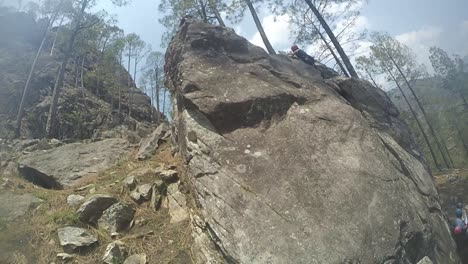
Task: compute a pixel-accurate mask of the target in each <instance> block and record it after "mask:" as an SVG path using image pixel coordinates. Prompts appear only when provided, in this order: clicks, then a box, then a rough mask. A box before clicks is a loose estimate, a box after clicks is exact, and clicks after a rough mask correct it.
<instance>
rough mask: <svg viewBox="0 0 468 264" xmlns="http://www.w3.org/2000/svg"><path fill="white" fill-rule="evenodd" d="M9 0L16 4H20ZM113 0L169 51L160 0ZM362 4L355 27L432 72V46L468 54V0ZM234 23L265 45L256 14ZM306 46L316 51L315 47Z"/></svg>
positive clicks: (124, 22) (123, 22)
mask: <svg viewBox="0 0 468 264" xmlns="http://www.w3.org/2000/svg"><path fill="white" fill-rule="evenodd" d="M0 1H1V0H0ZM3 1H4V2H6V3H10V4H12V5H15V4H16V3H17V2H18V0H3ZM110 2H111V1H110V0H98V5H97V6H96V7H95V10H99V9H105V10H107V11H108V12H109V13H111V14H115V15H116V17H117V19H118V26H119V27H121V28H123V29H124V30H125V32H126V33H132V32H134V33H137V34H138V35H140V36H141V37H142V39H143V40H145V41H146V42H147V43H150V44H151V45H152V47H153V49H154V50H159V51H162V52H164V50H163V49H162V48H161V47H160V38H161V35H162V34H163V32H164V30H165V29H164V28H163V27H162V26H161V25H160V24H159V22H158V19H159V18H161V16H162V14H161V13H160V12H159V11H158V5H159V2H160V1H159V0H131V2H130V4H128V5H127V6H125V7H115V6H113V5H112V4H111V3H110ZM356 8H358V9H360V10H361V16H360V17H359V19H358V20H357V24H356V26H355V28H354V29H353V30H355V31H357V32H359V31H362V30H364V29H367V30H368V31H387V32H389V33H390V34H391V35H392V36H394V37H396V38H397V39H398V40H399V41H401V42H403V43H404V44H406V45H408V46H410V47H411V48H412V49H413V51H414V52H415V53H416V55H417V57H418V59H419V60H420V62H422V63H425V64H426V66H427V67H428V69H429V71H431V67H430V62H429V60H428V55H429V47H431V46H434V45H436V46H440V47H441V48H443V49H445V50H447V51H448V52H449V54H455V53H456V54H459V55H462V56H465V55H468V0H445V1H440V0H391V1H390V0H367V1H364V0H362V2H360V3H359V4H358V5H357V6H356ZM259 16H260V19H261V21H262V22H263V26H264V28H265V31H266V34H267V35H268V37H269V39H270V41H271V43H272V45H273V47H274V48H275V49H276V50H285V51H286V50H289V47H290V46H291V44H293V42H294V39H293V38H292V37H291V36H289V25H288V23H289V18H288V17H287V16H283V17H278V18H277V19H275V18H274V16H272V15H271V14H269V12H268V10H267V9H266V8H262V7H260V8H259ZM228 26H230V27H232V28H234V29H235V30H236V32H237V33H238V34H240V35H242V36H243V37H245V38H246V39H248V40H249V41H251V42H252V43H254V44H255V45H258V46H261V47H263V43H262V41H261V38H260V35H259V34H258V33H257V30H256V28H255V25H254V24H253V20H252V18H251V17H250V16H246V17H245V19H244V20H243V21H242V22H241V23H240V24H238V25H228ZM288 36H289V37H288ZM359 44H360V45H361V49H362V52H363V53H365V52H366V50H367V47H368V46H369V43H368V42H367V41H362V42H360V43H359ZM303 49H305V50H306V51H312V50H313V47H312V46H309V47H303Z"/></svg>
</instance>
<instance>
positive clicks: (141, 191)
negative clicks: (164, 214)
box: [130, 184, 153, 203]
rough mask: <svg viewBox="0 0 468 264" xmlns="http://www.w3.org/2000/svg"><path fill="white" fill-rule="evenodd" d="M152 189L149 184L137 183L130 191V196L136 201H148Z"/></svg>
mask: <svg viewBox="0 0 468 264" xmlns="http://www.w3.org/2000/svg"><path fill="white" fill-rule="evenodd" d="M152 189H153V186H152V185H151V184H142V185H139V186H138V187H137V188H136V190H135V191H133V192H132V193H130V197H132V199H133V200H135V202H138V203H140V202H142V201H148V200H149V199H150V198H151V193H152Z"/></svg>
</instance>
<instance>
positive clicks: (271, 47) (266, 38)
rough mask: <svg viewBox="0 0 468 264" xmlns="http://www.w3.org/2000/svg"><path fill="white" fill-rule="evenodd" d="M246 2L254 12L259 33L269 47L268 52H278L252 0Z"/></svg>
mask: <svg viewBox="0 0 468 264" xmlns="http://www.w3.org/2000/svg"><path fill="white" fill-rule="evenodd" d="M245 2H246V3H247V6H248V7H249V10H250V13H251V14H252V17H253V20H254V22H255V25H256V26H257V29H258V33H260V36H261V37H262V40H263V43H264V44H265V47H266V48H267V50H268V53H270V54H276V52H275V50H274V49H273V46H272V45H271V43H270V41H269V40H268V37H267V35H266V33H265V30H264V29H263V26H262V23H261V22H260V19H259V18H258V15H257V11H255V8H254V6H253V5H252V2H251V1H250V0H245Z"/></svg>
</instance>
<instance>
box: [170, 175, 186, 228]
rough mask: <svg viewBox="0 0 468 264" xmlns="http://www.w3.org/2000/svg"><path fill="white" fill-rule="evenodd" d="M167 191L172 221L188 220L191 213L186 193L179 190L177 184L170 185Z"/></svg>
mask: <svg viewBox="0 0 468 264" xmlns="http://www.w3.org/2000/svg"><path fill="white" fill-rule="evenodd" d="M167 193H168V197H167V198H168V203H169V204H168V206H169V215H170V216H171V223H179V222H182V221H185V220H187V219H188V218H189V214H188V211H187V201H186V199H185V195H184V194H183V193H181V192H180V191H179V188H178V186H177V185H176V184H172V185H169V187H168V189H167Z"/></svg>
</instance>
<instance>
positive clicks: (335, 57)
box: [312, 23, 349, 77]
mask: <svg viewBox="0 0 468 264" xmlns="http://www.w3.org/2000/svg"><path fill="white" fill-rule="evenodd" d="M312 25H313V26H314V28H315V31H317V33H318V34H319V36H320V38H321V39H322V41H323V43H325V45H326V46H327V49H328V50H329V51H330V53H331V55H332V56H333V58H334V59H335V61H336V63H337V64H338V66H339V67H340V69H341V71H342V72H343V74H344V75H345V76H346V77H349V74H348V72H347V71H346V69H345V67H344V66H343V63H341V60H340V58H338V56H336V53H335V51H334V50H333V48H332V47H331V46H330V43H328V41H327V39H326V38H325V36H324V35H323V34H322V32H320V30H319V29H318V28H317V26H315V24H313V23H312Z"/></svg>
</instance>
